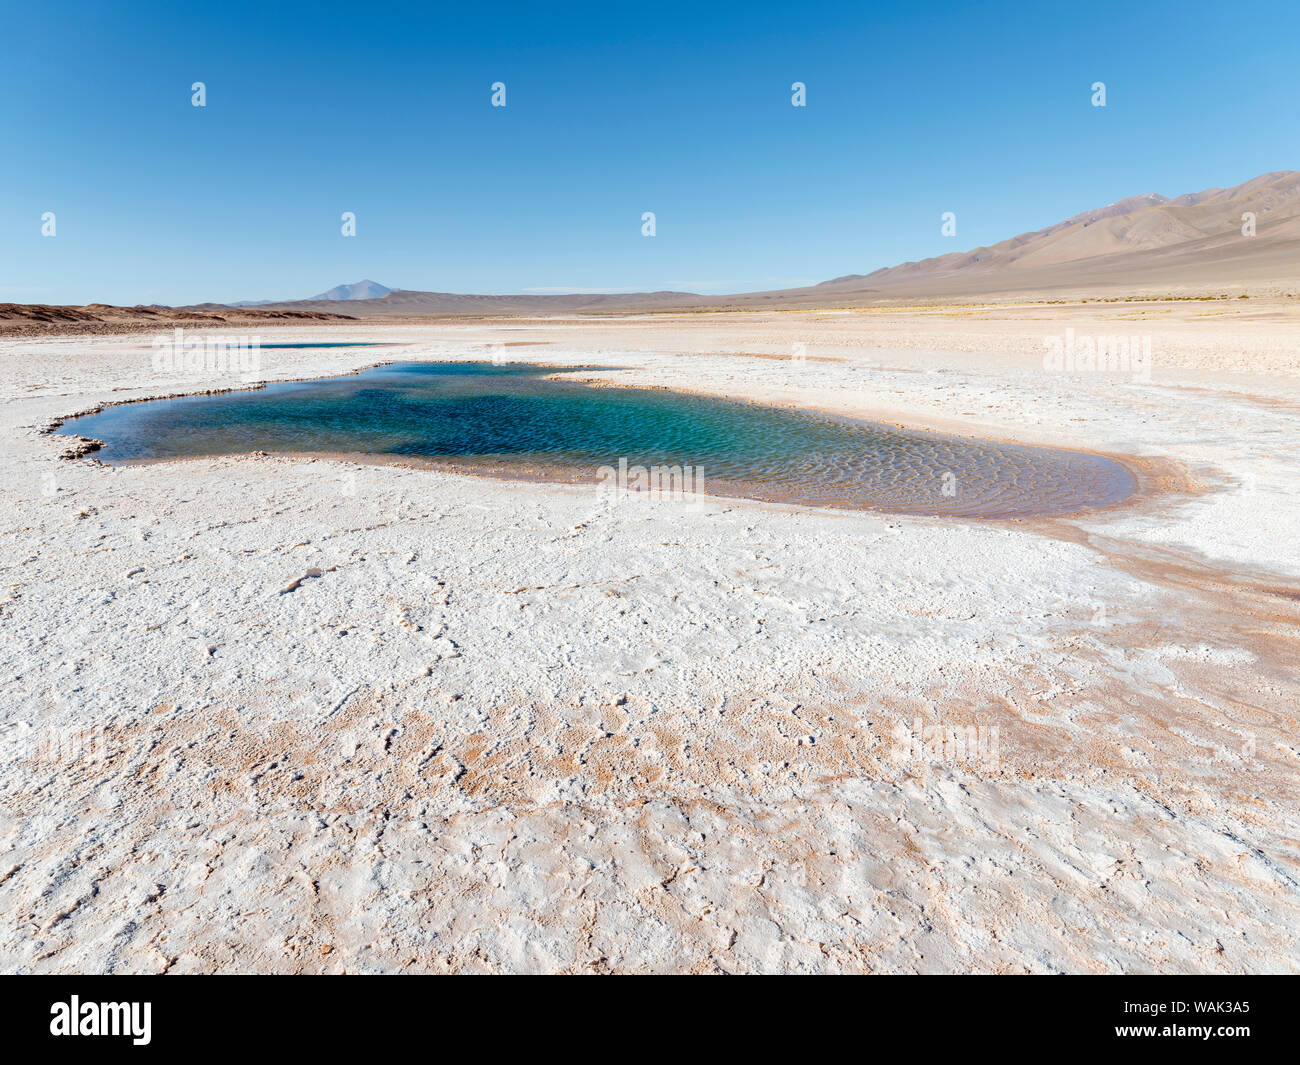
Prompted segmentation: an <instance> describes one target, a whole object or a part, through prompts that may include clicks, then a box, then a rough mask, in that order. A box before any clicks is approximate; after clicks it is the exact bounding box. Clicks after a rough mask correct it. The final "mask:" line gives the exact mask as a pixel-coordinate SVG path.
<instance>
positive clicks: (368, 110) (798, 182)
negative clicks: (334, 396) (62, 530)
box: [0, 0, 1300, 304]
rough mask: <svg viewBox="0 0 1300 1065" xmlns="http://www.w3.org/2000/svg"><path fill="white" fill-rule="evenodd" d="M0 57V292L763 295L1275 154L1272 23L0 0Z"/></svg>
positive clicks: (1199, 14) (752, 7)
mask: <svg viewBox="0 0 1300 1065" xmlns="http://www.w3.org/2000/svg"><path fill="white" fill-rule="evenodd" d="M3 35H4V37H3V46H2V48H3V60H2V61H0V100H2V101H3V102H2V103H0V301H3V300H8V301H17V302H41V303H46V302H48V303H84V302H90V301H100V302H111V303H137V302H140V303H152V302H158V303H171V304H176V303H188V302H197V301H202V300H232V299H253V298H292V297H304V296H309V295H312V294H314V293H316V292H319V291H323V290H324V289H326V288H329V287H331V286H333V285H335V284H338V283H340V282H346V281H356V280H359V279H361V278H363V277H369V278H373V279H375V280H377V281H380V282H382V283H384V284H386V285H389V286H392V287H401V288H415V289H429V290H439V291H456V292H524V291H544V290H550V289H565V290H568V289H581V288H594V289H662V288H675V289H688V290H697V291H706V292H721V291H740V290H747V289H749V290H752V289H763V288H774V287H782V286H788V285H797V284H801V283H807V282H813V281H820V280H825V279H827V278H830V277H835V276H837V275H840V274H846V273H865V272H868V271H870V270H873V269H875V268H876V267H879V266H885V265H891V264H893V263H896V262H900V261H903V260H907V259H917V258H923V257H925V256H928V255H935V254H942V253H944V252H947V251H954V250H958V249H959V248H968V247H974V246H977V245H980V244H987V243H993V242H995V241H998V240H1001V239H1003V238H1005V237H1007V236H1010V235H1013V234H1015V233H1019V232H1023V231H1026V230H1030V229H1034V228H1037V227H1040V226H1043V225H1046V224H1049V223H1052V222H1055V221H1058V220H1060V219H1061V218H1064V217H1066V216H1068V215H1071V214H1075V213H1077V212H1079V211H1082V210H1086V209H1087V208H1089V207H1093V206H1098V205H1100V204H1104V203H1108V202H1111V201H1113V200H1116V199H1119V198H1121V197H1123V196H1128V195H1133V194H1136V193H1141V192H1152V191H1154V192H1162V193H1165V194H1167V195H1176V194H1178V193H1182V192H1189V191H1194V190H1199V189H1201V188H1205V187H1208V186H1213V185H1230V184H1236V183H1238V182H1240V181H1243V180H1245V179H1247V178H1250V177H1253V176H1255V175H1256V174H1259V173H1262V172H1265V171H1269V170H1279V169H1292V168H1295V167H1296V166H1297V165H1300V156H1298V155H1297V132H1298V130H1300V3H1297V2H1296V0H1285V2H1276V3H1254V2H1249V0H1247V2H1237V3H1232V4H1224V3H1199V2H1195V0H1192V2H1179V3H1171V2H1143V3H1108V2H1096V0H1091V2H1083V3H1077V4H1066V3H1056V2H1050V3H1048V2H1045V3H1032V4H1031V3H1011V2H1008V3H993V2H988V3H944V4H940V3H929V2H924V0H921V2H908V3H887V4H886V3H881V4H872V3H865V2H858V3H821V2H816V0H806V2H798V3H794V2H783V3H763V2H753V3H744V4H742V3H735V4H710V3H707V2H700V0H696V2H693V3H682V4H679V3H674V2H667V3H655V4H645V5H641V4H629V3H617V2H615V0H606V2H603V3H590V4H565V3H554V4H551V3H537V4H514V3H504V2H501V3H496V2H491V0H487V2H484V3H478V4H473V5H471V4H468V3H465V4H455V5H451V4H439V3H422V4H406V3H401V2H385V3H370V4H366V3H357V2H356V0H352V2H350V3H347V4H338V5H335V4H330V3H313V4H292V3H289V4H279V3H269V2H268V3H258V4H253V3H249V4H245V3H240V2H226V3H203V2H188V3H185V2H173V3H141V2H131V0H125V2H122V3H107V2H105V3H90V2H60V0H53V2H49V3H22V4H19V3H16V2H15V0H7V2H6V4H5V9H4V13H3ZM498 80H500V81H504V82H505V83H506V85H507V101H508V106H507V107H505V108H504V109H501V108H493V107H491V106H490V86H491V84H492V83H493V82H494V81H498ZM1098 80H1100V81H1105V82H1106V85H1107V104H1108V105H1107V107H1106V108H1104V109H1101V108H1094V107H1092V106H1091V104H1090V99H1089V98H1090V95H1091V90H1090V86H1091V84H1092V83H1093V82H1094V81H1098ZM195 81H203V82H205V83H206V85H207V94H208V95H207V107H205V108H195V107H192V106H191V104H190V86H191V84H192V83H193V82H195ZM795 81H803V82H805V83H806V84H807V86H808V89H807V94H808V95H807V101H808V104H807V107H806V108H803V109H797V108H794V107H792V106H791V105H790V86H791V83H792V82H795ZM45 211H53V212H55V213H56V216H57V236H56V237H54V238H43V237H42V236H41V221H40V219H41V214H42V212H45ZM343 211H354V212H356V215H357V236H356V237H355V238H345V237H342V236H341V235H340V233H339V226H340V221H339V216H340V214H341V213H342V212H343ZM643 211H654V212H655V213H656V215H657V222H658V234H657V236H656V237H654V238H653V239H647V238H644V237H642V236H641V213H642V212H643ZM944 211H955V212H956V213H957V216H958V232H957V237H956V239H955V241H954V240H950V239H946V238H944V237H942V236H941V235H940V215H941V213H942V212H944Z"/></svg>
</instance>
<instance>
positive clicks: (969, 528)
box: [0, 293, 1300, 973]
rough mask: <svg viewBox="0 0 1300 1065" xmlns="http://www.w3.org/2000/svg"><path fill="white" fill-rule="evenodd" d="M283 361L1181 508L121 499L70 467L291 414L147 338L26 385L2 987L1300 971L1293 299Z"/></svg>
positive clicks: (79, 343) (33, 365)
mask: <svg viewBox="0 0 1300 1065" xmlns="http://www.w3.org/2000/svg"><path fill="white" fill-rule="evenodd" d="M1067 329H1072V330H1074V331H1075V332H1076V333H1078V334H1080V335H1083V334H1099V335H1100V334H1117V333H1140V334H1144V335H1149V336H1150V338H1151V341H1152V363H1151V366H1150V373H1149V375H1134V374H1132V373H1118V372H1095V371H1094V372H1077V373H1068V372H1053V371H1051V370H1049V369H1047V368H1045V365H1044V351H1045V348H1046V344H1045V338H1047V337H1052V336H1060V335H1062V334H1064V333H1065V331H1066V330H1067ZM239 331H241V332H247V331H248V330H247V329H242V330H239ZM260 331H261V334H262V337H263V339H264V340H266V341H267V342H271V341H274V342H275V343H287V342H293V341H302V342H316V343H320V342H338V341H370V342H376V343H378V344H380V345H382V346H380V347H360V348H316V349H298V350H290V349H275V350H266V351H264V352H263V376H264V377H265V378H266V379H267V380H272V381H273V380H289V379H303V378H312V377H320V376H326V375H335V374H344V373H349V372H352V371H355V370H357V369H358V368H361V367H364V366H369V365H373V364H376V363H379V362H385V361H394V360H403V361H406V360H417V359H430V360H435V359H436V360H462V359H463V360H474V361H482V360H483V359H484V357H485V353H486V352H488V351H494V352H501V351H504V352H505V353H506V357H508V358H510V359H518V360H521V361H535V362H538V363H543V364H546V365H548V366H552V367H555V368H557V372H558V371H559V370H560V369H561V368H563V367H566V366H585V365H593V364H598V365H600V366H601V367H604V368H605V369H601V370H599V371H584V372H583V373H584V376H585V377H587V378H589V379H591V380H593V381H597V382H600V383H604V384H609V385H615V386H618V385H652V386H662V387H668V388H678V389H687V390H693V391H697V392H707V393H711V394H716V395H720V396H735V397H743V398H747V399H751V400H756V401H761V402H769V403H775V404H782V405H787V406H793V407H808V408H815V409H819V410H829V411H834V412H837V413H841V414H846V415H851V416H857V417H862V418H868V419H872V420H876V421H881V422H888V423H891V424H901V425H907V426H915V427H921V428H933V429H939V430H943V431H946V432H953V433H959V434H966V435H970V436H979V437H994V438H998V439H1006V440H1015V441H1020V442H1024V443H1031V444H1048V445H1054V446H1060V447H1067V448H1076V449H1081V450H1088V451H1096V452H1101V453H1104V454H1107V455H1111V456H1114V457H1117V458H1119V459H1121V460H1123V461H1126V462H1128V463H1129V464H1130V465H1131V466H1132V468H1133V469H1134V470H1135V471H1136V472H1137V473H1138V475H1139V479H1140V482H1141V491H1140V494H1139V495H1138V496H1137V497H1135V498H1133V499H1131V500H1129V501H1127V502H1125V503H1123V504H1121V505H1118V506H1115V507H1112V508H1108V509H1105V510H1098V511H1091V512H1084V513H1079V514H1075V515H1071V516H1067V517H1058V518H1052V519H1025V520H1017V521H977V520H954V519H944V518H935V517H926V516H909V515H900V514H884V513H873V512H868V511H847V510H818V509H811V508H800V507H794V506H788V505H783V504H780V503H762V502H751V501H742V500H730V499H724V498H706V499H704V500H690V501H678V500H671V499H670V500H655V501H650V502H641V501H635V502H623V503H617V504H614V505H610V504H609V503H608V501H607V500H603V499H602V498H601V497H600V496H599V494H598V493H597V492H596V490H595V487H594V486H593V485H588V484H571V485H564V484H552V483H531V482H527V481H510V480H502V479H492V478H486V477H476V476H468V475H459V474H456V473H451V472H445V471H435V470H428V469H420V468H415V467H405V466H402V465H393V464H376V463H366V462H357V461H351V460H342V459H331V458H327V457H302V458H291V457H284V456H263V455H244V456H230V457H222V458H211V459H191V460H185V461H170V462H158V463H152V464H144V465H135V466H112V465H108V464H105V463H104V462H102V461H101V458H102V456H100V455H97V454H96V453H93V452H92V453H89V454H80V455H78V454H76V452H75V449H72V451H71V453H70V449H69V443H70V441H69V440H68V438H67V437H64V436H59V435H54V434H52V433H51V432H50V430H51V428H52V427H54V426H55V425H57V424H58V423H59V422H60V421H61V420H62V419H65V418H67V417H69V416H71V415H74V414H77V413H80V412H84V411H87V410H91V409H94V408H96V407H98V406H100V405H102V404H107V403H117V402H123V401H128V400H140V399H145V398H148V397H153V396H166V395H175V394H188V393H197V392H202V391H206V390H210V389H223V388H229V387H242V386H241V385H239V384H238V383H237V382H236V383H232V382H231V381H230V380H229V379H228V378H227V377H225V376H222V375H220V374H205V373H187V372H185V371H181V372H178V373H170V374H159V373H158V372H156V370H155V369H154V367H153V364H152V363H151V358H150V354H151V348H150V345H151V341H152V339H153V332H154V331H153V330H150V329H148V328H142V330H141V331H140V332H135V333H132V332H129V331H128V332H118V333H115V334H113V335H77V336H65V335H59V334H57V333H54V334H49V335H40V336H27V337H23V336H17V337H9V338H7V339H3V340H0V437H2V438H3V450H2V454H3V457H2V458H0V500H2V501H3V522H2V527H0V569H2V570H3V573H4V578H3V590H2V591H0V595H2V596H3V599H2V601H0V624H2V626H3V628H2V632H3V638H2V639H0V685H2V693H3V700H2V702H0V707H2V709H0V969H2V970H4V971H6V972H23V973H43V972H62V973H67V972H82V971H91V972H115V973H128V972H235V971H240V972H245V971H253V972H591V973H596V972H605V971H615V972H657V971H674V972H681V971H687V972H774V971H783V972H882V973H894V972H922V973H932V972H955V971H973V972H994V973H1020V972H1031V973H1050V972H1091V973H1106V972H1121V971H1124V972H1224V973H1238V972H1294V971H1296V970H1297V969H1300V961H1298V960H1297V951H1296V939H1297V934H1298V933H1300V843H1298V842H1297V841H1300V807H1298V806H1297V786H1296V785H1297V774H1298V773H1300V738H1298V737H1297V717H1298V716H1300V679H1298V678H1297V673H1296V668H1295V664H1296V661H1297V658H1298V657H1300V656H1298V655H1297V651H1298V649H1300V548H1298V547H1297V537H1296V530H1297V528H1300V504H1298V503H1297V496H1296V485H1297V483H1298V480H1300V450H1298V449H1297V448H1296V447H1295V443H1296V419H1297V414H1298V413H1300V377H1298V376H1297V374H1298V372H1300V359H1298V358H1297V354H1298V352H1297V347H1298V344H1297V336H1300V299H1297V298H1296V297H1295V296H1294V295H1289V294H1286V293H1280V294H1275V295H1271V296H1262V297H1260V296H1252V297H1251V298H1249V299H1245V298H1243V299H1238V298H1235V297H1232V298H1228V297H1224V298H1214V299H1193V298H1180V299H1173V298H1161V297H1155V296H1153V297H1150V298H1141V299H1131V300H1130V299H1124V298H1111V299H1105V300H1086V301H1085V300H1073V299H1070V298H1051V299H1046V298H1044V299H1030V298H1023V299H1004V300H1000V301H995V302H989V303H979V302H977V301H971V302H967V303H964V304H961V305H937V304H936V305H924V304H918V305H915V306H905V305H900V306H893V307H888V308H870V309H847V310H846V309H826V310H821V309H817V308H810V309H799V310H790V311H781V312H764V311H761V310H746V311H737V312H732V313H715V312H709V311H700V312H690V313H645V314H623V315H606V316H601V317H578V316H560V315H552V316H543V315H535V316H527V315H517V316H510V317H500V318H460V319H455V318H449V319H445V320H432V321H420V322H414V321H401V320H392V321H389V320H382V321H381V320H373V319H369V320H358V321H338V322H306V323H304V322H284V323H278V324H277V323H270V324H266V325H265V328H263V329H261V330H260ZM800 345H802V348H800ZM794 352H799V353H800V354H803V355H806V358H792V357H791V356H792V353H794ZM1144 376H1145V378H1146V379H1142V377H1144ZM65 456H66V457H65ZM972 738H973V742H967V741H971V740H972Z"/></svg>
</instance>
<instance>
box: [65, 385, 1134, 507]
mask: <svg viewBox="0 0 1300 1065" xmlns="http://www.w3.org/2000/svg"><path fill="white" fill-rule="evenodd" d="M556 372H557V371H555V370H553V369H550V368H543V367H537V366H530V365H521V364H513V365H506V366H493V365H490V364H486V363H395V364H391V365H388V366H382V367H377V368H375V369H371V370H367V371H365V372H363V373H360V374H356V375H353V376H348V377H334V378H327V379H324V380H318V381H304V382H292V383H285V384H273V385H269V386H267V387H266V388H263V389H259V390H255V391H240V392H230V393H225V394H222V395H216V396H194V397H189V398H184V399H168V400H153V401H149V402H145V403H130V404H124V405H121V406H115V407H108V408H106V409H105V410H103V411H102V412H100V413H98V414H92V415H87V416H85V417H82V418H77V419H74V420H72V421H69V422H67V423H66V424H65V425H64V426H63V427H62V428H61V429H60V430H59V431H60V432H62V433H68V434H75V435H77V436H82V437H87V438H90V439H95V440H101V441H103V442H104V447H103V449H102V451H101V452H100V453H99V457H100V458H101V459H103V460H104V461H106V462H112V463H122V462H131V461H139V460H157V459H176V458H188V457H192V456H197V455H226V454H240V453H247V452H251V451H267V452H272V453H275V452H284V453H338V454H346V455H350V456H355V455H374V456H383V457H386V458H388V459H403V458H404V459H410V460H417V461H419V462H422V463H427V464H429V465H442V466H446V465H449V464H454V467H455V468H457V469H462V470H469V471H470V472H481V473H488V474H498V475H502V474H503V475H507V476H511V475H519V476H529V477H544V478H554V479H562V480H567V481H573V482H579V483H581V482H588V483H591V482H593V480H594V479H595V478H596V477H597V476H598V469H599V468H600V467H615V468H616V467H618V466H619V462H620V460H625V461H626V465H627V466H628V467H630V468H634V467H637V466H644V467H650V466H654V465H662V466H684V467H687V466H688V467H692V468H693V469H694V470H696V471H698V472H699V474H700V476H701V478H702V480H703V490H704V491H705V492H708V493H710V494H715V495H724V496H739V497H746V498H754V499H771V500H783V501H788V502H794V503H803V504H809V505H815V506H836V507H861V508H872V509H880V510H894V511H903V512H909V513H921V514H953V515H964V516H976V517H988V518H1006V517H1025V516H1033V515H1046V514H1060V513H1066V512H1070V511H1077V510H1081V509H1085V508H1089V507H1097V506H1105V505H1108V504H1111V503H1115V502H1118V501H1120V500H1122V499H1124V498H1125V497H1127V496H1128V495H1130V494H1132V493H1133V491H1134V490H1135V489H1136V482H1135V480H1134V478H1133V476H1132V474H1131V473H1130V472H1129V471H1128V470H1127V469H1126V468H1125V467H1124V466H1122V465H1120V464H1119V463H1117V462H1114V461H1112V460H1110V459H1107V458H1103V457H1100V456H1096V455H1089V454H1083V453H1077V452H1072V451H1061V450H1053V449H1050V448H1036V447H1026V446H1021V445H1016V444H1003V443H997V442H994V441H983V440H973V439H967V438H964V437H956V436H949V435H945V434H941V433H929V432H921V431H912V430H901V429H894V428H891V427H887V426H882V425H876V424H874V423H871V422H864V421H855V420H851V419H847V418H839V417H835V416H833V415H826V414H818V413H814V412H806V411H793V410H786V409H782V408H776V407H765V406H761V405H758V404H752V403H745V402H740V401H732V400H721V399H712V398H708V397H704V396H695V395H688V394H684V393H679V392H672V391H668V390H661V389H646V388H606V387H592V386H588V385H583V384H580V383H578V382H575V381H569V380H565V379H564V377H563V375H562V374H561V375H560V376H559V377H558V378H556V379H547V377H548V376H549V375H553V374H555V373H556Z"/></svg>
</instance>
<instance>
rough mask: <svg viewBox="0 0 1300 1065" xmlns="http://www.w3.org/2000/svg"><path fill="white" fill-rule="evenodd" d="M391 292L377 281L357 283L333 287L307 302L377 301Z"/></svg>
mask: <svg viewBox="0 0 1300 1065" xmlns="http://www.w3.org/2000/svg"><path fill="white" fill-rule="evenodd" d="M392 291H393V290H392V289H391V288H387V287H386V286H384V285H381V284H380V283H379V282H378V281H357V282H354V283H353V284H351V285H335V286H334V287H333V288H332V289H330V290H329V291H328V292H322V293H321V294H320V295H319V296H312V297H311V298H310V301H309V302H313V303H314V302H315V301H317V300H377V299H379V298H380V297H381V296H387V295H388V294H389V293H390V292H392Z"/></svg>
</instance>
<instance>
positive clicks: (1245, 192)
mask: <svg viewBox="0 0 1300 1065" xmlns="http://www.w3.org/2000/svg"><path fill="white" fill-rule="evenodd" d="M1248 216H1253V235H1246V232H1245V230H1246V229H1247V228H1248V226H1247V221H1246V219H1247V217H1248ZM1242 287H1249V288H1252V289H1253V290H1255V291H1257V292H1260V293H1264V292H1294V291H1297V290H1300V171H1295V170H1279V171H1275V172H1273V173H1269V174H1262V175H1260V176H1259V177H1256V178H1252V179H1251V180H1250V181H1246V182H1243V183H1242V184H1240V185H1235V186H1233V187H1231V188H1212V189H1206V190H1204V191H1202V192H1195V193H1187V194H1184V195H1181V196H1175V197H1172V198H1170V197H1166V196H1162V195H1160V194H1158V193H1147V194H1145V195H1140V196H1131V197H1128V198H1127V199H1123V200H1119V201H1117V202H1115V203H1111V204H1107V205H1106V206H1105V207H1099V208H1096V209H1094V210H1091V211H1085V212H1083V213H1082V214H1077V215H1074V216H1073V217H1071V218H1067V219H1065V220H1064V221H1062V222H1057V223H1056V224H1054V225H1050V226H1047V227H1045V228H1043V229H1037V230H1034V231H1032V232H1028V233H1022V234H1020V235H1019V236H1015V237H1011V238H1009V239H1007V240H1004V241H1001V242H1000V243H997V244H993V245H990V246H988V247H980V248H972V249H970V250H967V251H961V252H952V253H950V254H948V255H940V256H936V257H934V258H930V259H923V260H920V261H918V262H907V263H902V264H900V265H898V266H891V267H886V268H883V269H880V270H876V271H874V272H872V273H867V274H850V275H847V276H844V277H837V278H834V279H832V280H830V281H824V282H822V283H820V284H817V285H811V286H808V287H806V288H794V289H781V290H776V291H772V292H747V293H738V294H735V295H728V296H701V295H698V294H695V293H691V292H671V291H667V292H635V293H586V294H578V293H573V294H555V295H526V294H524V295H471V294H463V293H451V292H422V291H416V290H406V289H391V290H390V289H388V288H385V287H384V286H383V285H379V284H377V283H376V282H373V281H358V282H356V283H355V284H350V285H339V286H337V287H335V288H332V289H330V290H329V291H328V292H324V293H322V294H321V295H319V296H314V297H312V298H311V299H309V300H297V301H283V302H278V303H258V304H256V306H269V307H273V308H277V309H286V310H289V309H293V310H316V309H322V308H321V307H320V305H321V304H322V303H330V302H336V301H340V300H346V301H347V303H348V307H347V313H348V314H349V315H354V316H358V317H369V316H374V315H381V316H392V317H420V316H424V315H444V314H453V315H491V314H539V313H540V314H556V313H561V314H565V313H572V314H581V313H601V312H620V311H669V310H693V309H699V310H704V309H731V308H735V309H762V308H791V309H795V308H808V307H828V308H829V307H839V306H857V305H862V304H867V303H872V302H894V301H907V300H945V299H978V298H982V297H1004V298H1009V297H1013V296H1025V295H1031V294H1038V295H1043V296H1066V295H1070V294H1080V293H1092V294H1097V295H1102V296H1105V295H1108V294H1109V295H1114V296H1121V295H1133V294H1139V293H1148V294H1160V295H1180V294H1190V293H1204V292H1210V291H1215V292H1221V291H1223V290H1227V289H1234V290H1235V289H1239V288H1242ZM203 306H204V307H210V306H212V305H211V304H204V305H203ZM231 306H233V305H231Z"/></svg>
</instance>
